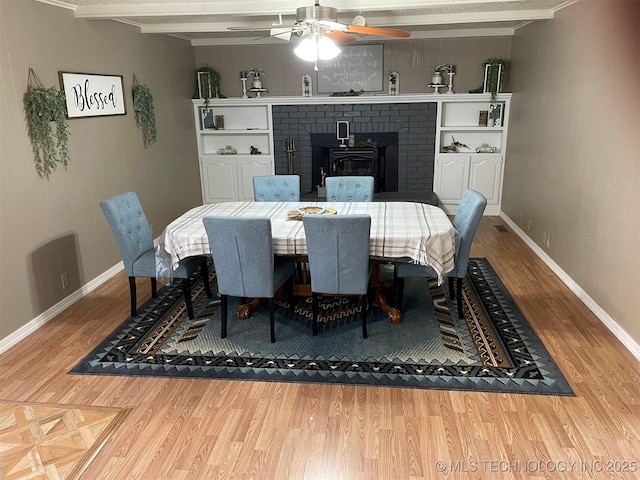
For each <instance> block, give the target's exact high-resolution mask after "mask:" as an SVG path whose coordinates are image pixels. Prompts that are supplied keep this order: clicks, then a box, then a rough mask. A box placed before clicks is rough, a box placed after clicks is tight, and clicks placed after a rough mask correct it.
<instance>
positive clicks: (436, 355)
mask: <svg viewBox="0 0 640 480" xmlns="http://www.w3.org/2000/svg"><path fill="white" fill-rule="evenodd" d="M389 268H392V266H390V265H383V266H382V275H383V276H384V275H390V274H389V272H388V270H389ZM211 283H212V285H215V272H214V271H213V269H212V271H211ZM463 285H464V291H463V293H464V295H463V298H464V315H463V317H464V318H459V316H458V312H457V307H456V303H455V299H454V300H451V299H449V295H448V291H447V290H448V288H446V284H443V285H442V286H438V285H437V283H436V282H434V281H431V282H429V281H427V280H426V279H422V278H416V279H406V282H405V294H404V304H403V315H402V320H401V322H400V323H399V324H396V325H393V324H391V323H390V322H389V321H388V319H387V316H386V315H385V314H384V313H381V312H379V311H377V310H376V309H374V310H373V312H372V313H370V315H369V319H368V330H369V332H368V333H369V336H368V338H367V339H363V338H362V329H361V323H360V317H359V315H360V310H359V307H358V306H357V304H354V303H352V301H350V300H348V299H346V298H340V297H336V298H332V297H329V298H325V299H324V301H323V304H322V306H321V315H320V329H319V330H320V333H319V335H317V336H315V337H314V336H312V334H311V328H310V324H311V304H310V299H308V298H304V297H295V300H294V303H295V305H293V306H292V305H290V304H289V303H288V301H287V299H281V300H279V301H278V302H277V304H278V309H277V312H276V343H273V344H272V343H270V341H269V318H268V315H269V312H268V308H267V306H266V305H265V306H263V307H260V308H258V310H257V311H256V312H255V313H254V314H253V315H252V316H251V317H250V318H249V319H247V320H238V319H237V318H235V315H234V312H235V309H236V307H237V306H238V305H239V300H238V299H233V298H230V300H229V311H230V314H229V325H228V335H227V338H225V339H221V338H220V309H219V305H220V301H219V298H217V297H214V298H213V299H209V298H207V297H206V296H205V294H204V291H203V290H204V289H203V288H202V285H201V284H199V283H196V285H195V286H194V288H193V291H194V309H195V313H196V315H195V317H196V318H195V319H193V320H190V319H189V318H188V317H187V315H186V312H185V307H184V301H183V299H182V290H181V288H180V286H179V285H170V286H166V287H164V288H163V289H162V290H161V291H160V292H159V296H158V298H156V299H151V300H150V301H149V302H147V304H146V305H144V306H143V307H142V308H140V309H139V310H138V315H137V316H136V317H133V318H129V319H127V320H126V321H125V322H124V323H123V324H122V325H121V326H119V327H118V328H117V329H116V330H115V331H114V332H113V333H112V334H111V335H110V336H109V337H108V338H107V339H106V340H105V341H104V342H102V344H101V345H99V346H98V347H97V348H96V349H94V350H93V351H92V352H91V353H90V354H89V355H87V356H86V357H85V358H84V359H83V360H82V361H81V362H80V363H78V364H77V365H76V366H75V367H74V368H73V369H72V371H71V373H76V374H94V375H96V374H97V375H129V376H133V375H139V376H158V377H176V378H177V377H181V378H209V379H216V378H217V379H223V378H224V379H234V380H262V381H279V382H305V383H331V384H336V383H338V384H349V385H374V386H387V387H403V388H439V389H451V390H472V391H493V392H509V393H531V394H551V395H573V391H572V389H571V387H570V385H569V384H568V382H567V381H566V379H565V378H564V376H563V375H562V373H561V372H560V370H559V369H558V367H557V365H556V364H555V362H554V361H553V359H552V358H551V356H550V355H549V353H548V351H547V350H546V348H545V347H544V345H543V344H542V342H541V341H540V339H539V338H538V336H537V335H536V333H535V332H534V330H533V329H532V328H531V326H530V325H529V323H528V322H527V320H526V319H525V318H524V316H523V314H522V313H521V311H520V310H519V308H518V306H517V305H516V303H515V302H514V300H513V298H512V297H511V295H510V294H509V292H508V291H507V289H506V288H505V286H504V285H503V283H502V282H501V281H500V279H499V278H498V276H497V275H496V273H495V271H494V270H493V268H492V266H491V265H490V264H489V262H488V261H487V260H486V259H484V258H473V259H471V261H470V263H469V269H468V275H467V277H466V278H465V280H464V282H463ZM443 287H444V288H443Z"/></svg>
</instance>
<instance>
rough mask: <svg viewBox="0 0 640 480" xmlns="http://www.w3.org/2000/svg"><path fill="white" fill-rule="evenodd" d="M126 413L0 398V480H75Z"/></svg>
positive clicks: (117, 409)
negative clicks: (10, 400) (11, 400)
mask: <svg viewBox="0 0 640 480" xmlns="http://www.w3.org/2000/svg"><path fill="white" fill-rule="evenodd" d="M128 414H129V409H121V408H108V407H89V406H71V405H53V404H48V403H21V402H8V401H2V400H0V478H2V479H5V480H24V479H40V480H49V479H50V480H72V479H76V478H78V477H79V476H80V475H81V474H82V472H83V471H84V470H85V469H86V467H87V466H88V465H89V463H90V462H91V460H93V458H94V457H95V456H96V455H97V454H98V452H99V451H100V449H101V448H102V446H103V445H104V444H105V442H106V441H107V440H108V438H109V437H110V436H111V434H112V433H113V432H114V431H115V430H116V428H117V427H118V426H119V425H120V424H121V423H122V422H123V421H124V419H125V418H126V416H127V415H128Z"/></svg>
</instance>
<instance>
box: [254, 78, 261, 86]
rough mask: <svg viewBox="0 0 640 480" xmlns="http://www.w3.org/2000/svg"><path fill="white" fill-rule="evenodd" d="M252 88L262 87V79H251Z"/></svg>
mask: <svg viewBox="0 0 640 480" xmlns="http://www.w3.org/2000/svg"><path fill="white" fill-rule="evenodd" d="M253 88H262V80H260V79H259V78H256V79H254V80H253Z"/></svg>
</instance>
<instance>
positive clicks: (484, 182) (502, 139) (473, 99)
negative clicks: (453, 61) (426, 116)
mask: <svg viewBox="0 0 640 480" xmlns="http://www.w3.org/2000/svg"><path fill="white" fill-rule="evenodd" d="M510 102H511V95H509V94H502V95H498V97H497V99H496V102H495V103H496V105H498V108H499V115H496V116H497V120H494V121H495V122H496V123H498V126H481V125H480V112H481V111H485V112H487V115H488V114H489V112H491V110H492V102H491V100H490V98H489V96H488V95H482V96H475V95H461V96H458V95H456V96H448V97H447V98H446V99H443V101H442V103H441V104H440V108H439V109H438V119H437V125H438V127H437V128H438V134H437V135H436V151H437V152H438V153H437V154H436V159H435V160H436V161H435V169H434V185H433V189H434V191H435V193H436V194H437V195H438V198H439V201H440V204H441V206H442V207H443V208H444V209H445V210H446V211H447V213H451V214H455V213H456V211H457V208H458V204H459V203H460V198H461V197H462V194H463V193H464V191H465V190H467V189H469V188H472V189H474V190H478V191H479V192H480V193H482V194H483V195H484V196H485V197H487V208H486V210H485V214H486V215H497V214H498V213H499V212H500V200H501V193H502V176H503V170H504V168H503V167H504V151H505V148H506V142H507V128H508V121H509V107H510ZM487 123H488V124H489V123H491V120H488V122H487ZM454 143H455V144H456V145H457V147H456V149H457V151H454V152H451V151H447V149H446V147H447V146H450V145H452V144H454ZM484 144H486V145H488V146H489V147H492V150H493V152H477V151H476V149H477V148H479V147H482V146H483V145H484Z"/></svg>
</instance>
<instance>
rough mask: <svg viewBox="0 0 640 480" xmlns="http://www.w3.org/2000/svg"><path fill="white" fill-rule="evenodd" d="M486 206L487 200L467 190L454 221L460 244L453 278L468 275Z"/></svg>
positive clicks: (451, 274) (477, 193)
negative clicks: (472, 245) (477, 233)
mask: <svg viewBox="0 0 640 480" xmlns="http://www.w3.org/2000/svg"><path fill="white" fill-rule="evenodd" d="M486 206H487V199H486V198H485V197H484V195H482V194H481V193H479V192H476V191H475V190H467V191H466V192H464V194H463V195H462V199H461V200H460V205H459V206H458V213H456V216H455V217H454V219H453V226H454V227H455V229H456V230H457V231H458V235H459V236H460V243H459V245H458V250H457V252H456V265H455V267H454V270H453V272H451V273H449V275H450V276H452V277H457V278H463V277H464V276H465V275H466V274H467V267H468V266H469V253H470V251H471V244H472V243H473V238H474V237H475V235H476V230H478V225H479V224H480V220H481V219H482V214H483V213H484V209H485V207H486Z"/></svg>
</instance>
